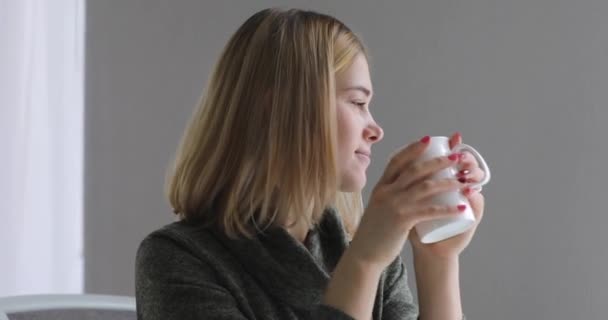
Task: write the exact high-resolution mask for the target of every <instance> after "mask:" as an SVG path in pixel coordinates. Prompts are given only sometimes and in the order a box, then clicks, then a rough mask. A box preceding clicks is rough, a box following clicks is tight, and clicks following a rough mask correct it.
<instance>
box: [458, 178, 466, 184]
mask: <svg viewBox="0 0 608 320" xmlns="http://www.w3.org/2000/svg"><path fill="white" fill-rule="evenodd" d="M458 182H460V183H467V178H464V177H463V178H458Z"/></svg>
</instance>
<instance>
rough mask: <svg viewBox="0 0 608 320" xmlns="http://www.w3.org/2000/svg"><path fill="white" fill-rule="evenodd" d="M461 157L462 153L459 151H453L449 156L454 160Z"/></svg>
mask: <svg viewBox="0 0 608 320" xmlns="http://www.w3.org/2000/svg"><path fill="white" fill-rule="evenodd" d="M459 158H460V154H459V153H452V154H451V155H449V156H448V159H450V160H452V161H456V160H458V159H459Z"/></svg>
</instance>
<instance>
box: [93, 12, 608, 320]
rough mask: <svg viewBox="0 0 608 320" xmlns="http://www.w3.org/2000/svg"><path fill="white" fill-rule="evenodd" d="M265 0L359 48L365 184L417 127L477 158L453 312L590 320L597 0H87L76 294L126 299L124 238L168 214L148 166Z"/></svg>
mask: <svg viewBox="0 0 608 320" xmlns="http://www.w3.org/2000/svg"><path fill="white" fill-rule="evenodd" d="M277 4H280V5H285V6H296V7H304V8H314V9H317V10H320V11H323V12H328V13H331V14H334V15H336V16H337V17H339V18H341V19H342V20H344V21H345V22H347V24H349V25H351V26H352V27H353V29H355V30H356V31H358V32H359V33H360V34H361V35H362V36H363V38H364V39H365V40H366V42H367V44H368V45H369V47H370V48H371V52H372V56H373V62H372V63H373V70H372V72H373V75H372V77H373V79H374V85H375V90H376V92H377V95H376V98H375V100H374V103H373V106H372V108H373V112H375V115H376V118H377V120H378V121H379V122H380V123H381V124H382V125H383V126H384V128H385V131H386V137H385V140H384V141H383V142H382V143H380V144H378V145H377V146H376V147H375V149H374V162H373V164H372V166H371V168H370V170H369V184H370V186H371V185H372V184H373V183H374V182H375V181H376V180H377V179H378V177H379V176H380V174H381V171H382V169H383V167H384V164H385V163H386V161H387V158H388V155H389V154H390V153H391V151H392V150H393V149H395V148H397V147H398V146H400V145H402V144H404V143H407V142H409V141H412V140H414V139H417V138H419V137H420V136H423V135H425V134H432V135H447V134H450V133H451V132H453V131H454V130H460V131H461V132H462V133H463V135H464V139H465V141H466V142H468V143H470V144H473V145H474V146H476V147H477V148H478V149H479V150H481V151H482V153H483V154H484V156H485V157H486V160H487V161H488V162H489V164H490V165H491V167H492V168H493V181H492V182H491V184H490V185H488V186H487V187H486V188H485V190H484V193H485V194H486V197H487V209H486V218H485V220H484V222H483V224H482V226H481V227H480V229H479V231H478V234H477V237H476V238H475V239H474V242H473V243H472V244H471V246H470V247H469V249H468V250H467V251H466V252H465V253H464V255H463V257H462V270H461V277H462V292H463V301H464V308H465V311H466V313H467V315H468V316H469V317H470V318H471V319H495V320H500V319H605V318H606V314H608V304H606V301H608V273H606V272H605V271H603V270H605V269H606V266H607V265H608V252H607V249H606V247H607V246H606V244H607V243H608V235H606V233H605V232H603V229H604V228H605V226H606V225H608V215H607V214H606V213H607V211H608V210H606V205H605V203H606V190H607V188H606V183H605V181H607V179H608V170H606V169H605V168H602V167H601V165H602V164H604V163H605V161H604V160H605V159H606V157H607V156H608V151H607V148H606V147H607V146H608V143H607V142H606V139H607V138H608V127H607V126H604V125H603V123H604V122H605V121H606V120H608V108H606V102H607V101H608V41H607V35H608V19H606V17H607V16H608V2H607V1H603V0H576V1H575V0H571V1H564V0H561V1H560V0H513V1H499V0H483V1H482V0H449V1H448V0H443V1H439V0H410V1H394V2H382V4H381V3H380V2H373V1H346V0H343V1H330V2H327V1H282V2H279V1H255V3H254V1H239V2H236V1H196V0H189V1H187V0H182V1H160V0H145V1H144V0H120V1H119V0H114V1H89V2H88V7H87V54H86V72H87V75H86V81H87V83H86V171H85V173H86V177H85V186H86V199H85V208H86V217H85V220H86V225H85V230H86V232H85V247H86V252H85V255H86V291H88V292H96V293H113V294H133V258H134V253H135V250H136V247H137V245H138V242H139V241H140V240H141V239H142V237H144V236H145V235H146V234H147V233H148V232H150V231H151V230H153V229H155V228H157V227H159V226H161V225H163V224H165V223H168V222H170V221H172V219H173V217H172V215H171V213H170V211H169V209H168V206H167V204H166V202H165V200H164V197H163V193H162V186H163V179H164V172H165V168H166V165H167V163H168V162H169V160H170V157H171V155H172V153H173V152H174V149H175V147H176V144H177V142H178V140H179V137H180V135H181V132H182V130H183V127H184V125H185V122H186V120H187V118H188V116H189V115H190V112H191V110H192V108H193V106H194V105H195V103H196V101H197V100H198V96H199V94H200V91H201V89H202V87H203V86H204V84H205V82H206V79H207V76H208V73H209V71H210V69H211V67H212V65H213V63H214V62H215V60H216V58H217V56H218V54H219V51H220V50H221V48H222V46H223V45H224V43H225V42H226V41H227V39H228V37H229V36H230V35H231V34H232V32H234V30H235V29H236V28H237V27H238V25H239V24H240V23H242V22H243V21H244V19H246V18H247V17H248V16H249V15H251V14H252V13H253V12H255V11H257V10H258V9H261V8H264V7H267V6H271V5H277ZM367 190H369V187H368V188H367ZM366 194H367V192H366Z"/></svg>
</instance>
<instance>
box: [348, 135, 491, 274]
mask: <svg viewBox="0 0 608 320" xmlns="http://www.w3.org/2000/svg"><path fill="white" fill-rule="evenodd" d="M452 140H454V139H452ZM428 142H429V139H428V137H424V138H423V139H422V140H421V141H418V142H415V143H412V144H410V145H408V146H407V147H405V148H403V149H401V150H399V151H398V152H397V154H395V155H394V156H393V157H392V158H391V160H390V162H389V164H388V165H387V167H386V169H385V171H384V174H383V175H382V177H381V178H380V180H379V181H378V184H377V185H376V186H375V187H374V189H373V190H372V194H371V196H370V199H369V203H368V206H367V208H366V209H365V213H364V215H363V217H362V219H361V222H360V224H359V227H358V229H357V232H356V233H355V236H354V237H353V241H352V242H351V246H350V249H349V251H350V254H351V255H353V256H355V257H356V259H357V260H358V261H359V262H362V263H365V264H367V265H370V266H372V267H379V268H385V267H386V266H388V265H389V264H390V263H391V262H392V261H393V260H394V259H395V257H397V255H399V254H400V252H401V250H402V248H403V245H404V243H405V241H406V240H407V238H408V235H409V234H410V231H411V230H412V228H413V227H414V226H415V225H416V224H418V223H420V222H422V221H427V220H432V219H437V218H444V217H450V216H455V215H458V214H460V213H461V212H462V211H463V210H464V208H459V207H457V206H445V205H434V204H430V203H429V201H428V200H429V198H431V197H432V196H434V195H436V194H439V193H443V192H447V191H454V190H460V189H462V188H464V187H465V186H464V185H463V184H462V183H461V182H459V181H458V180H457V179H440V180H433V179H430V177H431V176H432V175H433V174H435V173H437V172H438V171H440V170H443V169H445V168H447V167H451V166H456V165H458V163H459V162H460V160H461V158H462V155H460V154H452V155H448V156H444V157H437V158H433V159H430V160H427V161H423V162H421V161H417V159H418V158H419V157H420V156H421V155H422V154H423V152H424V150H425V149H426V147H427V145H428ZM470 168H471V169H470V170H473V169H474V168H473V166H471V167H470ZM478 197H479V196H475V199H478ZM475 201H476V202H475V205H476V206H477V209H476V211H477V212H481V211H482V210H480V202H479V200H475ZM481 203H483V202H481ZM482 206H483V205H481V207H482ZM470 236H472V233H471V235H469V236H467V237H468V238H466V237H464V236H463V237H464V238H462V239H461V240H460V241H452V242H450V245H443V246H441V247H435V248H433V249H431V251H429V252H435V253H437V254H451V253H456V252H460V251H459V250H462V249H461V247H462V248H464V246H466V244H465V242H466V243H468V240H469V239H470ZM420 249H422V247H420ZM423 250H428V249H427V248H424V249H423Z"/></svg>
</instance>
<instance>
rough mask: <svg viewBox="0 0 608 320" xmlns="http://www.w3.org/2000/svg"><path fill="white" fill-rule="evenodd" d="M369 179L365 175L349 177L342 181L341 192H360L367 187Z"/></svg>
mask: <svg viewBox="0 0 608 320" xmlns="http://www.w3.org/2000/svg"><path fill="white" fill-rule="evenodd" d="M366 182H367V178H366V177H365V175H363V176H362V177H361V176H357V177H355V176H347V177H344V178H343V179H342V182H341V183H340V188H339V189H340V191H341V192H360V191H361V190H363V187H365V183H366Z"/></svg>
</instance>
